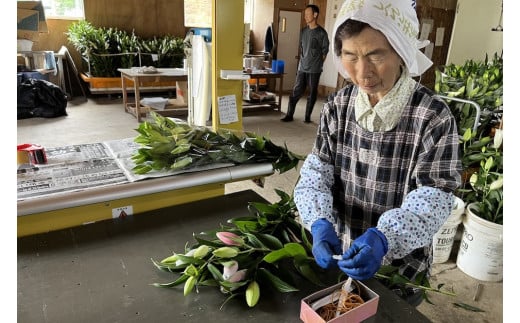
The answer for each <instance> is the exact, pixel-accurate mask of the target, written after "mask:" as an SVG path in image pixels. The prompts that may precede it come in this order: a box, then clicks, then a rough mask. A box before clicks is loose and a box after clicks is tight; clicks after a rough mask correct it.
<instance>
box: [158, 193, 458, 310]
mask: <svg viewBox="0 0 520 323" xmlns="http://www.w3.org/2000/svg"><path fill="white" fill-rule="evenodd" d="M276 193H277V194H278V196H279V197H280V201H279V202H277V203H273V204H269V203H258V202H256V203H253V202H250V203H249V205H248V209H249V215H246V216H238V217H235V218H231V219H229V220H228V221H227V224H226V225H221V226H220V228H218V229H215V230H210V231H205V232H202V233H200V234H196V235H194V238H195V240H196V242H195V243H194V244H192V245H189V244H186V247H185V249H184V250H183V251H182V252H173V254H172V255H170V256H168V257H166V258H164V259H162V260H161V261H156V260H154V259H152V263H153V264H154V265H155V267H156V268H158V269H160V270H163V271H166V272H170V273H174V274H176V275H178V277H177V278H176V279H175V280H173V281H171V282H167V283H153V286H156V287H167V288H173V287H176V286H182V285H184V286H183V292H184V295H187V294H189V293H191V292H192V291H193V290H194V289H195V288H197V289H198V288H200V287H203V286H210V287H211V286H212V287H217V288H219V289H220V291H221V292H222V293H223V294H224V295H225V296H226V297H227V298H226V299H225V301H224V302H223V304H222V306H224V304H225V303H226V302H227V301H228V300H230V299H231V298H234V297H244V298H245V301H246V303H247V304H248V305H249V306H251V307H252V306H255V305H256V303H257V302H258V301H259V299H260V296H261V293H262V290H264V289H265V288H274V290H276V291H278V292H281V293H288V292H295V291H298V290H299V289H300V288H301V286H302V284H309V283H311V284H314V285H316V286H325V285H327V284H330V282H331V281H335V283H337V282H339V281H341V280H342V278H343V277H344V276H345V274H344V273H343V272H341V271H340V270H339V269H337V270H328V271H325V270H323V269H321V268H319V267H318V266H317V265H316V263H315V260H314V258H313V255H312V251H311V250H312V241H311V240H310V239H312V236H311V235H310V233H309V232H308V231H307V230H306V229H305V228H304V227H303V226H302V225H301V224H300V222H299V221H298V220H297V216H298V211H297V209H296V205H295V203H294V200H293V197H292V196H289V195H288V194H286V193H284V192H283V191H280V190H276ZM397 269H398V268H396V267H392V266H382V267H381V269H380V270H379V271H378V273H377V274H376V276H375V278H377V279H379V280H380V281H381V282H382V283H383V284H385V285H386V286H387V287H389V288H392V289H396V288H397V289H404V288H406V287H414V288H419V289H421V290H422V291H423V297H424V298H425V299H426V300H427V301H428V302H429V299H428V298H427V292H435V293H441V294H444V295H449V296H454V295H455V294H454V293H453V292H450V291H444V290H442V289H441V288H442V287H443V284H439V286H438V287H437V288H433V287H431V286H430V284H429V281H428V278H427V277H426V275H425V274H423V275H418V277H417V279H416V280H415V281H410V280H409V279H407V278H406V277H404V276H402V275H400V274H399V273H398V272H397Z"/></svg>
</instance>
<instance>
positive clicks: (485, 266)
mask: <svg viewBox="0 0 520 323" xmlns="http://www.w3.org/2000/svg"><path fill="white" fill-rule="evenodd" d="M473 206H474V203H471V204H470V205H468V207H467V208H466V216H465V217H464V219H463V220H462V224H463V225H464V232H463V234H462V240H461V242H460V249H459V253H458V255H457V267H459V269H460V270H461V271H463V272H464V273H466V274H467V275H469V276H471V277H473V278H476V279H480V280H483V281H490V282H498V281H502V278H503V267H504V262H503V257H502V256H503V249H502V247H503V235H502V232H503V231H502V225H500V224H496V223H493V222H489V221H487V220H484V219H482V218H481V217H478V216H477V215H475V214H474V213H473V212H472V211H471V208H472V207H473Z"/></svg>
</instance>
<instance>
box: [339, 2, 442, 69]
mask: <svg viewBox="0 0 520 323" xmlns="http://www.w3.org/2000/svg"><path fill="white" fill-rule="evenodd" d="M347 19H353V20H357V21H362V22H365V23H367V24H369V25H370V26H371V27H372V28H374V29H377V30H379V31H380V32H382V33H383V35H385V36H386V38H387V39H388V42H389V43H390V45H392V47H393V48H394V50H395V51H396V52H397V54H399V56H400V57H401V58H402V59H403V61H404V63H405V65H406V67H407V68H408V72H409V73H410V76H419V75H421V74H422V73H424V72H425V71H426V70H427V69H428V68H429V67H430V66H432V64H433V63H432V61H431V60H430V59H429V58H428V57H426V55H424V54H423V53H422V52H421V51H420V50H419V49H420V48H423V47H424V46H426V45H428V44H429V41H428V40H426V41H419V40H418V39H417V35H418V34H419V20H418V19H417V13H416V12H415V1H414V0H412V1H410V0H346V1H345V2H343V5H342V6H341V8H340V10H339V12H338V16H337V18H336V22H335V23H334V29H333V32H332V35H333V37H335V36H336V31H337V30H338V27H339V26H340V25H341V24H342V23H344V22H345V21H346V20H347ZM331 45H332V52H333V53H334V54H333V56H332V57H333V61H334V65H335V66H336V68H337V69H338V71H339V73H340V74H341V75H342V76H343V77H344V78H349V76H348V74H347V72H346V71H345V69H344V68H343V65H342V64H341V58H340V57H338V56H336V53H335V52H334V41H332V42H331Z"/></svg>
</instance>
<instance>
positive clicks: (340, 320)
mask: <svg viewBox="0 0 520 323" xmlns="http://www.w3.org/2000/svg"><path fill="white" fill-rule="evenodd" d="M356 282H357V284H359V288H360V289H361V291H360V292H359V296H361V298H362V299H363V300H364V301H365V302H364V303H363V304H362V305H360V306H358V307H356V308H354V309H351V310H350V311H348V312H346V313H344V314H342V315H340V316H338V317H336V318H334V319H332V320H329V321H325V320H324V319H323V318H322V317H321V316H320V315H319V314H318V313H317V312H316V311H315V310H313V309H312V307H311V304H312V303H314V302H315V301H317V300H319V299H321V298H323V297H325V296H327V295H332V294H333V293H334V292H335V291H338V290H341V287H342V286H343V283H345V282H344V281H343V282H341V283H339V284H336V285H334V286H331V287H328V288H326V289H322V290H320V291H318V292H316V293H314V294H311V295H309V296H307V297H305V298H304V299H302V301H301V308H300V319H301V320H302V321H303V322H305V323H326V322H328V323H357V322H361V321H363V320H366V319H367V318H369V317H371V316H373V315H375V314H376V312H377V305H378V304H379V295H378V294H376V293H375V292H374V291H372V290H371V289H370V288H368V287H367V286H366V285H364V284H363V283H361V282H359V281H356ZM356 292H357V291H356Z"/></svg>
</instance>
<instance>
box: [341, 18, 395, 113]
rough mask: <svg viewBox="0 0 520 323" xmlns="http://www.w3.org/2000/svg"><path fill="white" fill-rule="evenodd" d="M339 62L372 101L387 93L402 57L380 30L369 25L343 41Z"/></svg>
mask: <svg viewBox="0 0 520 323" xmlns="http://www.w3.org/2000/svg"><path fill="white" fill-rule="evenodd" d="M341 63H342V65H343V67H344V68H345V70H346V71H347V73H348V75H349V76H350V78H351V79H352V82H353V83H354V84H356V85H357V86H359V88H360V89H361V90H362V91H364V92H365V93H367V94H368V96H369V97H370V102H371V103H372V104H375V103H377V102H378V101H379V100H380V99H381V98H382V97H383V96H384V95H385V94H387V93H388V92H389V91H390V90H391V89H392V87H393V86H394V84H395V83H396V82H397V80H398V79H399V76H400V75H401V68H400V66H401V64H402V60H401V58H400V57H399V55H398V54H397V52H396V51H395V50H394V49H393V48H392V46H391V45H390V43H389V42H388V40H387V39H386V37H385V36H384V35H383V33H381V32H380V31H378V30H375V29H373V28H371V27H366V28H364V29H363V30H362V31H361V32H360V33H359V34H358V35H356V36H352V37H350V38H348V39H344V40H343V41H342V47H341Z"/></svg>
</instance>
